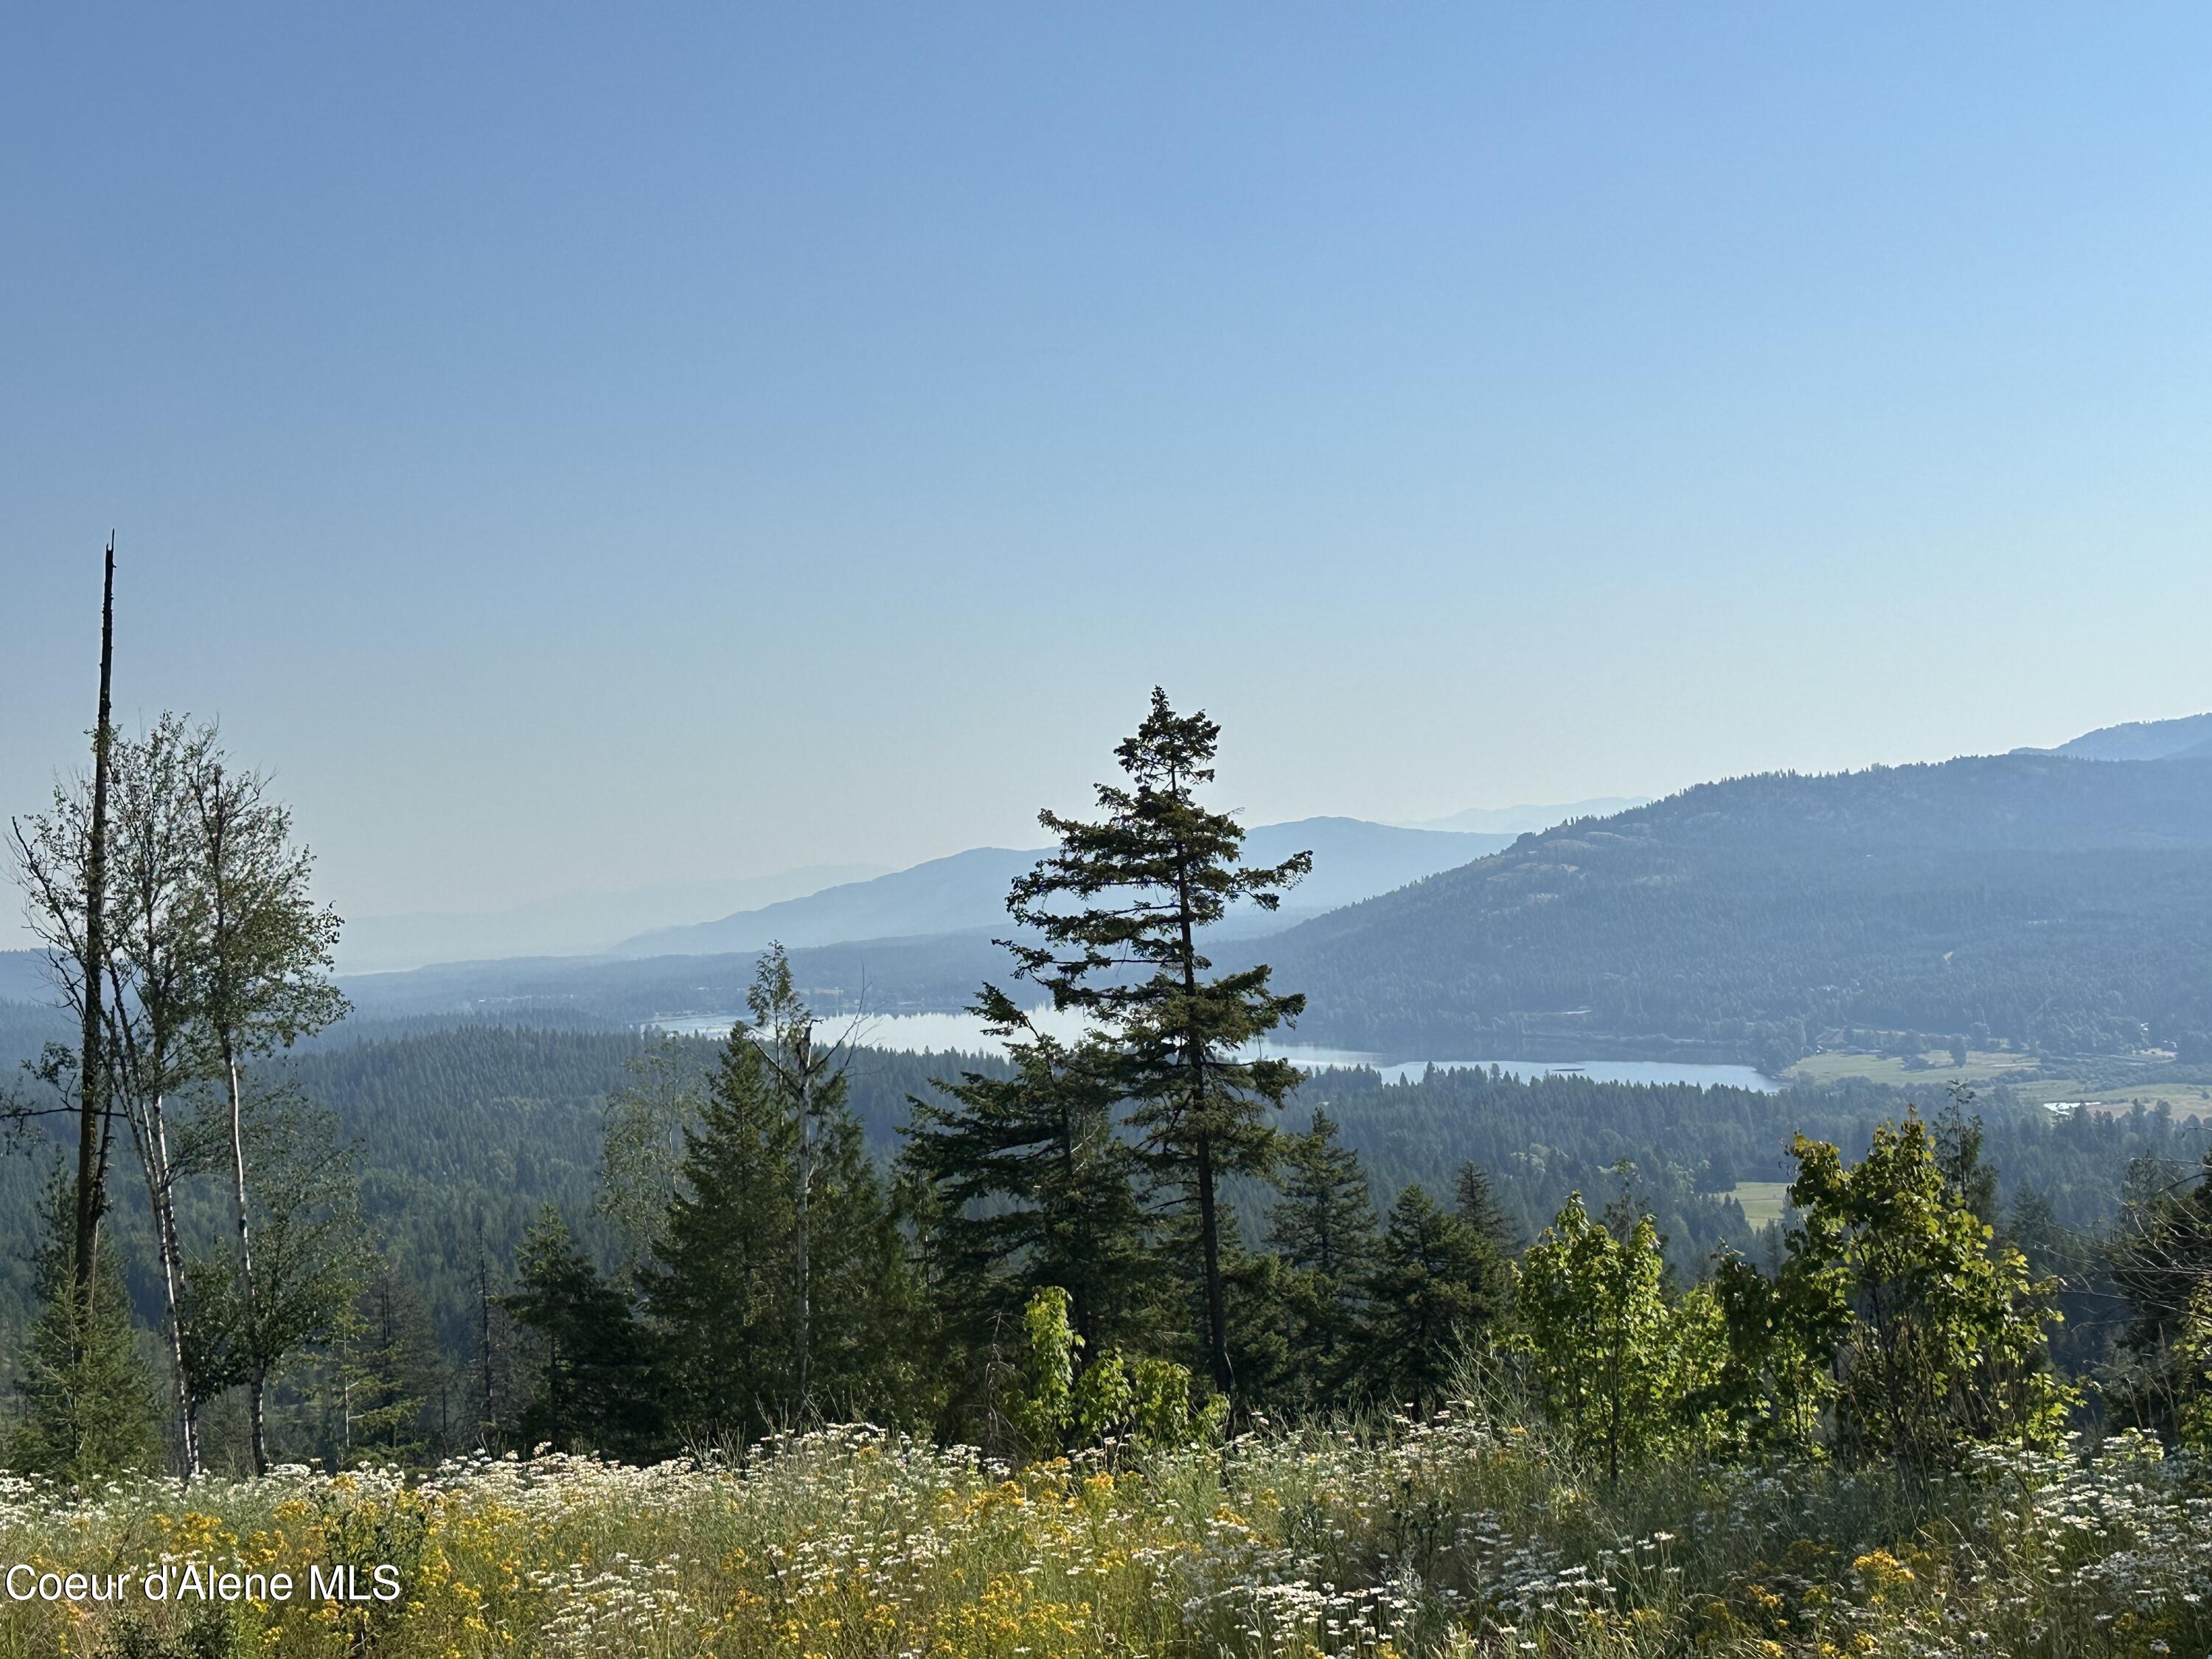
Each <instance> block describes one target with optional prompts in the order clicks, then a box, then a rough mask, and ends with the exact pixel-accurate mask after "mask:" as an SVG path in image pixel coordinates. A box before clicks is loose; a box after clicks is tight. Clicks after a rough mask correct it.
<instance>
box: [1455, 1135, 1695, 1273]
mask: <svg viewBox="0 0 2212 1659" xmlns="http://www.w3.org/2000/svg"><path fill="white" fill-rule="evenodd" d="M1731 1184H1732V1183H1731ZM1452 1213H1453V1214H1455V1215H1456V1216H1457V1217H1458V1218H1460V1219H1461V1220H1462V1221H1464V1222H1465V1223H1467V1225H1468V1226H1470V1227H1472V1228H1474V1230H1475V1231H1477V1232H1478V1233H1480V1234H1481V1235H1482V1236H1483V1237H1485V1238H1486V1239H1488V1240H1489V1241H1490V1246H1491V1249H1492V1250H1493V1251H1494V1252H1496V1254H1497V1256H1498V1267H1499V1270H1500V1283H1501V1285H1504V1282H1505V1281H1506V1280H1508V1279H1510V1277H1511V1275H1510V1273H1506V1272H1505V1271H1504V1269H1505V1268H1506V1267H1507V1266H1508V1265H1509V1264H1510V1262H1511V1261H1512V1260H1513V1258H1514V1257H1515V1256H1516V1255H1520V1254H1521V1230H1520V1229H1519V1228H1518V1227H1516V1226H1515V1225H1513V1218H1512V1217H1511V1216H1510V1215H1508V1214H1507V1213H1506V1212H1505V1207H1504V1206H1503V1205H1502V1204H1500V1203H1499V1202H1498V1194H1497V1193H1496V1191H1495V1190H1494V1189H1493V1188H1492V1186H1491V1184H1490V1172H1489V1171H1488V1170H1485V1169H1484V1168H1483V1167H1482V1166H1481V1165H1480V1164H1474V1163H1462V1164H1461V1165H1460V1166H1459V1170H1458V1171H1457V1173H1456V1174H1455V1176H1453V1178H1452Z"/></svg>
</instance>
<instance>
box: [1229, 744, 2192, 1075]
mask: <svg viewBox="0 0 2212 1659" xmlns="http://www.w3.org/2000/svg"><path fill="white" fill-rule="evenodd" d="M1247 954H1249V955H1261V954H1264V956H1265V958H1266V959H1267V961H1268V962H1270V963H1273V966H1274V968H1275V976H1276V982H1277V983H1278V984H1279V985H1280V986H1282V987H1283V988H1285V989H1286V990H1303V991H1305V992H1307V993H1308V994H1309V996H1310V1008H1309V1012H1308V1014H1307V1017H1306V1018H1305V1020H1304V1022H1303V1023H1302V1024H1301V1027H1300V1036H1302V1037H1303V1038H1304V1039H1306V1040H1310V1041H1320V1042H1341V1043H1346V1044H1350V1045H1353V1046H1358V1047H1364V1048H1407V1049H1421V1048H1425V1049H1426V1051H1427V1052H1431V1053H1435V1052H1439V1048H1438V1047H1437V1045H1443V1046H1452V1047H1459V1048H1461V1049H1462V1052H1467V1053H1472V1054H1483V1053H1491V1052H1500V1051H1501V1050H1500V1049H1499V1048H1498V1045H1499V1044H1501V1043H1506V1044H1511V1045H1512V1046H1513V1047H1514V1048H1515V1050H1516V1052H1521V1053H1528V1052H1530V1051H1531V1050H1532V1048H1538V1049H1542V1050H1543V1051H1547V1052H1554V1053H1556V1052H1559V1048H1560V1046H1561V1045H1566V1046H1577V1047H1580V1048H1584V1049H1586V1050H1587V1049H1589V1045H1590V1044H1592V1043H1593V1042H1606V1043H1632V1044H1635V1045H1637V1046H1640V1047H1642V1048H1647V1049H1649V1048H1654V1047H1661V1048H1663V1047H1664V1046H1665V1044H1666V1043H1667V1042H1695V1043H1699V1044H1700V1045H1703V1046H1705V1048H1709V1049H1711V1050H1712V1051H1714V1052H1716V1053H1726V1054H1734V1055H1738V1056H1742V1057H1747V1058H1752V1059H1757V1060H1767V1059H1771V1058H1772V1057H1773V1051H1774V1050H1775V1049H1777V1048H1802V1047H1803V1046H1804V1045H1807V1044H1809V1043H1812V1042H1817V1041H1818V1040H1819V1038H1820V1034H1821V1033H1822V1032H1823V1031H1834V1030H1839V1029H1840V1028H1842V1027H1845V1026H1854V1025H1856V1026H1870V1027H1877V1028H1882V1029H1887V1030H1907V1029H1917V1030H1926V1031H1933V1032H1941V1033H1951V1032H1962V1033H1963V1032H1971V1031H1972V1030H1973V1029H1974V1028H1975V1027H1977V1026H1986V1027H1987V1028H1988V1029H1989V1031H1990V1033H1991V1034H1993V1035H1995V1036H1999V1037H2009V1038H2012V1039H2014V1040H2015V1041H2017V1042H2021V1043H2023V1044H2033V1045H2034V1046H2037V1047H2039V1048H2045V1049H2048V1050H2052V1051H2059V1052H2085V1051H2100V1052H2105V1051H2112V1050H2115V1049H2122V1048H2130V1047H2134V1046H2136V1045H2138V1044H2140V1043H2141V1042H2142V1037H2143V1027H2144V1026H2145V1025H2146V1024H2148V1025H2149V1026H2150V1027H2152V1028H2153V1029H2154V1030H2156V1031H2157V1032H2159V1033H2161V1034H2170V1033H2172V1032H2174V1031H2178V1030H2185V1031H2205V1030H2212V762H2208V761H2198V760H2172V761H2170V762H2168V763H2165V764H2161V765H2158V766H2111V765H2103V764H2097V763H2089V762H2085V761H2081V760H2075V759H2069V758H2065V757H2055V756H2045V755H2010V756H1999V757H1984V758H1977V759H1967V760H1958V761H1951V762H1947V763H1943V764H1942V765H1936V766H1912V767H1901V768H1895V769H1875V770H1873V771H1869V772H1861V773H1852V774H1846V775H1837V776H1828V777H1799V776H1795V775H1767V776H1761V777H1752V778H1739V779H1735V780H1733V781H1729V782H1725V783H1717V784H1707V785H1703V786H1700V787H1698V788H1694V789H1691V790H1687V791H1686V792H1684V793H1681V794H1679V795H1675V796H1672V797H1669V798H1668V799H1666V800H1663V801H1659V802H1656V803H1655V804H1653V805H1650V806H1645V807H1641V808H1638V809H1636V810H1634V811H1629V812H1624V813H1621V814H1619V815H1617V816H1615V817H1612V818H1608V819H1606V820H1603V821H1601V822H1600V823H1581V824H1577V825H1574V826H1572V827H1571V828H1569V827H1562V828H1560V829H1553V830H1550V831H1547V832H1546V833H1545V834H1543V835H1540V836H1523V837H1522V839H1521V840H1520V841H1519V842H1516V843H1515V845H1514V846H1513V847H1512V848H1510V849H1508V850H1507V851H1505V852H1504V853H1501V854H1497V855H1495V856H1493V857H1491V858H1488V859H1486V860H1482V861H1480V863H1477V864H1474V865H1470V866H1467V867H1466V868H1464V869H1459V870H1454V871H1450V872H1446V873H1444V874H1442V875H1438V876H1437V877H1435V878H1431V879H1430V880H1428V881H1425V882H1422V883H1420V884H1417V885H1415V886H1413V887H1410V888H1407V889H1406V890H1403V891H1401V892H1397V893H1393V894H1389V895H1388V896H1383V897H1381V898H1377V899H1374V900H1371V901H1370V902H1366V903H1364V904H1359V905H1356V906H1352V907H1351V908H1347V909H1344V910H1340V911H1338V912H1336V913H1334V914H1333V915H1328V916H1325V917H1322V918H1320V919H1318V920H1316V921H1310V922H1308V923H1305V924H1304V925H1303V926H1301V927H1297V928H1295V929H1292V930H1291V931H1290V932H1288V933H1284V934H1282V935H1279V936H1278V937H1277V938H1275V939H1270V940H1268V941H1267V944H1266V946H1265V947H1264V951H1261V950H1260V949H1258V948H1257V947H1254V948H1252V949H1250V950H1249V951H1248V952H1247ZM1474 1045H1480V1046H1474Z"/></svg>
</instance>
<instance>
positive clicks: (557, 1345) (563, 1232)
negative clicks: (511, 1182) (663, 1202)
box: [504, 1210, 660, 1456]
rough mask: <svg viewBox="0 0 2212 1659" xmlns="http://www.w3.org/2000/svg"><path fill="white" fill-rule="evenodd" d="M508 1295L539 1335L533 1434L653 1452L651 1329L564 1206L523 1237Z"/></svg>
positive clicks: (520, 1319)
mask: <svg viewBox="0 0 2212 1659" xmlns="http://www.w3.org/2000/svg"><path fill="white" fill-rule="evenodd" d="M504 1300H505V1304H506V1306H507V1310H508V1311H509V1312H510V1313H511V1314H513V1316H514V1320H515V1322H516V1323H517V1324H519V1325H520V1326H522V1327H523V1328H525V1330H526V1331H527V1332H528V1333H529V1334H531V1336H532V1337H533V1338H534V1339H535V1341H534V1344H533V1349H534V1352H532V1359H533V1360H534V1362H535V1370H536V1386H535V1389H533V1391H532V1395H531V1396H530V1399H529V1401H528V1402H527V1403H526V1405H525V1406H524V1407H523V1410H522V1415H521V1422H520V1432H521V1435H522V1437H523V1439H524V1440H525V1441H526V1442H527V1443H530V1444H532V1445H540V1444H545V1445H551V1446H553V1447H555V1448H556V1449H560V1450H563V1451H571V1450H582V1451H605V1452H607V1453H609V1454H611V1455H616V1456H623V1455H630V1456H637V1455H647V1454H650V1452H651V1451H652V1450H653V1449H654V1448H655V1447H657V1446H658V1445H659V1441H660V1423H659V1411H658V1409H657V1407H658V1405H659V1401H657V1400H656V1399H655V1398H654V1395H653V1389H652V1387H651V1371H650V1369H649V1367H648V1364H647V1358H648V1350H647V1344H646V1340H645V1333H644V1331H643V1330H642V1329H641V1328H640V1327H639V1325H638V1322H637V1320H636V1318H635V1316H633V1315H632V1313H631V1311H630V1309H629V1304H628V1303H627V1301H625V1299H624V1298H623V1294H622V1292H621V1291H619V1290H617V1288H616V1287H615V1286H614V1285H611V1284H609V1283H608V1282H607V1280H606V1279H605V1277H604V1276H603V1275H602V1274H601V1273H600V1272H599V1268H598V1267H595V1266H593V1265H592V1262H591V1261H590V1260H589V1259H587V1258H586V1256H585V1255H583V1253H582V1252H581V1251H580V1250H578V1249H576V1246H575V1241H574V1239H573V1238H572V1237H570V1236H569V1233H568V1225H567V1224H566V1223H564V1222H563V1221H562V1219H561V1218H560V1216H559V1214H558V1213H557V1212H554V1211H550V1210H549V1211H548V1212H546V1213H545V1215H544V1218H542V1219H541V1220H540V1221H539V1223H538V1225H537V1226H536V1227H534V1228H532V1230H531V1232H530V1235H529V1236H528V1237H526V1239H525V1240H524V1241H523V1248H522V1255H521V1260H520V1263H519V1264H518V1270H517V1272H516V1274H515V1285H514V1289H513V1291H510V1292H508V1294H507V1297H505V1298H504Z"/></svg>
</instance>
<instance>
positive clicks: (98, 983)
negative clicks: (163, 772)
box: [71, 536, 115, 1354]
mask: <svg viewBox="0 0 2212 1659" xmlns="http://www.w3.org/2000/svg"><path fill="white" fill-rule="evenodd" d="M114 672H115V538H114V537H112V536H110V537H109V538H107V561H106V567H105V571H104V574H103V575H102V578H101V581H100V720H99V723H98V724H97V725H96V726H94V727H93V729H92V823H91V824H90V826H89V828H88V845H87V847H86V848H85V860H84V961H83V963H82V964H81V966H82V969H83V973H84V1042H83V1047H82V1049H81V1050H80V1052H79V1054H78V1055H77V1078H76V1081H77V1129H76V1256H75V1258H74V1260H73V1261H72V1262H71V1267H72V1269H73V1273H74V1278H75V1288H76V1297H77V1303H78V1307H79V1309H80V1311H81V1313H82V1319H81V1321H80V1323H79V1327H78V1328H79V1330H80V1331H81V1332H82V1335H80V1336H79V1337H78V1339H77V1341H76V1347H77V1350H78V1352H79V1353H80V1354H81V1353H82V1347H83V1343H84V1340H86V1338H87V1337H88V1336H89V1334H90V1333H91V1331H92V1328H93V1305H92V1304H93V1292H94V1283H95V1279H94V1270H95V1267H96V1264H97V1261H98V1255H99V1249H100V1213H101V1212H102V1211H103V1210H105V1209H106V1192H105V1190H104V1188H105V1186H106V1180H105V1176H106V1170H105V1168H104V1164H105V1159H106V1150H107V1138H106V1134H105V1133H103V1131H104V1130H105V1129H106V1118H107V1063H106V1053H105V1051H104V1048H103V1046H102V1045H103V1042H104V1040H105V1038H106V1026H105V1024H104V1013H103V1011H102V1009H101V1006H100V992H101V990H102V988H103V986H102V978H101V976H102V975H105V974H106V971H107V961H106V958H107V750H108V742H107V738H108V731H107V727H108V717H109V711H110V708H111V702H110V697H109V689H110V686H111V685H112V681H113V678H114Z"/></svg>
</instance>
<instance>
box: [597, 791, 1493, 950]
mask: <svg viewBox="0 0 2212 1659" xmlns="http://www.w3.org/2000/svg"><path fill="white" fill-rule="evenodd" d="M1512 839H1513V837H1512V836H1507V835H1487V836H1484V835H1469V834H1462V833H1458V832H1455V831H1449V830H1437V829H1403V828H1401V827H1398V826H1395V825H1391V824H1383V823H1367V822H1365V821H1364V820H1363V819H1359V818H1339V817H1320V818H1302V819H1299V820H1297V821H1296V822H1293V823H1263V824H1259V825H1256V826H1255V827H1254V828H1253V829H1250V830H1249V831H1248V832H1247V833H1246V836H1245V839H1244V853H1245V857H1246V858H1247V859H1248V860H1249V861H1251V862H1253V863H1255V864H1274V863H1278V862H1279V861H1280V860H1284V859H1286V858H1288V857H1290V856H1291V854H1294V853H1298V852H1307V851H1310V852H1311V853H1312V854H1314V872H1313V874H1312V875H1310V876H1309V877H1308V878H1306V879H1305V880H1304V882H1302V883H1300V884H1298V886H1297V887H1296V888H1295V889H1293V890H1291V893H1290V894H1289V896H1287V897H1286V898H1285V900H1284V903H1283V908H1282V909H1281V910H1279V911H1278V912H1275V913H1273V915H1270V914H1269V913H1267V912H1264V911H1259V910H1256V909H1255V910H1251V911H1249V913H1247V914H1243V915H1237V916H1235V917H1232V918H1231V919H1230V920H1228V921H1225V922H1224V923H1223V924H1222V927H1223V930H1224V937H1227V936H1229V935H1231V934H1237V933H1253V932H1257V931H1265V932H1278V931H1279V930H1280V929H1281V928H1282V927H1287V926H1289V925H1290V924H1291V921H1295V920H1297V919H1298V918H1300V917H1303V916H1307V915H1318V914H1320V913H1321V912H1322V911H1325V910H1330V909H1334V908H1337V907H1338V906H1340V905H1344V904H1350V903H1352V902H1356V901H1358V900H1359V899H1363V898H1371V897H1373V896H1375V895H1376V894H1377V893H1386V892H1389V890H1391V889H1393V888H1395V887H1402V886H1404V885H1405V884H1407V882H1409V881H1419V880H1420V879H1421V878H1424V877H1426V876H1432V875H1434V874H1435V873H1436V872H1437V871H1439V870H1448V869H1449V868H1451V867H1452V866H1455V865H1460V864H1465V863H1468V861H1470V860H1474V859H1478V858H1481V857H1483V856H1484V855H1486V854H1490V853H1494V852H1496V851H1498V849H1499V848H1502V847H1504V846H1507V845H1509V844H1510V842H1511V841H1512ZM1044 851H1045V849H1042V848H1026V849H1023V848H1003V847H977V848H969V850H968V851H966V852H964V853H955V854H951V856H950V857H948V858H941V859H932V860H928V861H927V863H923V864H918V865H915V866H914V867H913V868H911V869H908V870H900V871H895V872H892V873H891V874H890V875H885V876H878V877H877V878H874V879H872V880H870V881H863V882H852V883H848V884H844V885H842V886H837V887H831V888H828V889H826V890H823V891H822V892H818V893H812V894H809V895H807V896H805V897H802V898H795V899H789V900H786V901H784V902H780V903H776V904H769V905H764V906H763V907H762V908H758V909H755V910H746V911H740V912H738V914H736V915H728V916H724V917H721V918H720V919H719V920H718V921H709V922H701V923H696V924H694V925H692V926H690V927H662V928H656V929H653V931H652V932H649V933H641V934H639V935H638V936H637V937H635V939H625V940H623V942H622V943H621V944H620V945H617V946H616V947H615V948H614V949H613V951H611V952H609V953H608V954H610V955H612V956H617V957H629V958H636V957H660V956H709V955H719V954H722V953H725V952H729V951H759V950H763V949H765V948H766V947H767V946H768V945H770V944H771V943H775V942H781V944H783V945H786V946H787V947H789V948H791V949H793V950H800V949H806V948H810V947H813V946H818V945H841V944H847V943H850V942H852V941H854V940H859V939H913V938H920V937H923V936H927V935H934V934H943V933H992V932H1000V933H1002V932H1004V931H1005V930H1006V927H1007V926H1008V922H1007V919H1006V890H1007V888H1008V887H1009V886H1010V885H1011V884H1012V882H1013V880H1014V878H1016V877H1018V876H1019V875H1021V874H1023V873H1024V872H1026V871H1028V870H1030V868H1032V867H1033V866H1035V865H1036V861H1037V860H1039V859H1040V858H1042V857H1043V856H1044Z"/></svg>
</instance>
